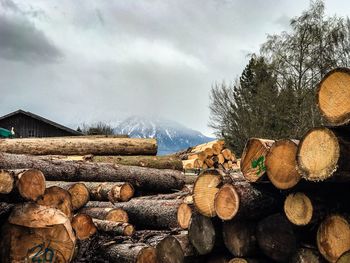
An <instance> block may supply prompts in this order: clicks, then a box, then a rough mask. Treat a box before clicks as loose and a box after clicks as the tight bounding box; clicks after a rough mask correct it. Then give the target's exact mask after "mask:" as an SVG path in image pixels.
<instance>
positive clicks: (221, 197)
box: [214, 180, 278, 220]
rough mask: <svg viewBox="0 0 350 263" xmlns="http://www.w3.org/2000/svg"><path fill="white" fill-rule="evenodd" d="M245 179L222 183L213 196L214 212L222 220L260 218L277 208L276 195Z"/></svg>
mask: <svg viewBox="0 0 350 263" xmlns="http://www.w3.org/2000/svg"><path fill="white" fill-rule="evenodd" d="M260 188H261V187H258V186H254V185H252V184H250V183H249V182H247V181H239V180H237V181H235V182H234V183H232V184H224V185H223V186H222V187H221V188H220V190H219V191H218V192H217V194H216V196H215V202H214V205H215V206H214V207H215V212H216V214H217V216H218V217H219V218H221V219H222V220H231V219H233V218H234V217H239V218H250V219H255V218H260V217H262V216H265V215H268V214H271V213H272V212H274V211H275V210H277V209H278V200H277V197H276V196H274V195H273V194H272V193H270V192H268V191H264V190H263V189H260Z"/></svg>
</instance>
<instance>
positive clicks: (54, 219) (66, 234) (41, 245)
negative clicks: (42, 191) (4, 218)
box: [0, 203, 76, 263]
mask: <svg viewBox="0 0 350 263" xmlns="http://www.w3.org/2000/svg"><path fill="white" fill-rule="evenodd" d="M8 222H9V223H8V224H7V225H6V226H4V228H3V232H2V237H3V238H2V244H1V258H0V259H1V262H4V263H6V262H70V261H71V259H72V257H73V254H74V247H75V241H76V240H75V236H74V233H73V229H72V227H71V224H70V221H69V219H68V218H67V217H66V216H65V215H64V214H63V213H62V212H61V211H59V210H57V209H55V208H49V207H45V206H39V205H37V204H35V203H26V204H22V205H18V206H16V207H15V208H14V209H13V211H12V213H11V215H10V217H9V219H8Z"/></svg>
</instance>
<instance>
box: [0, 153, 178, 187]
mask: <svg viewBox="0 0 350 263" xmlns="http://www.w3.org/2000/svg"><path fill="white" fill-rule="evenodd" d="M0 167H3V168H4V169H12V168H16V169H18V168H35V169H38V170H40V171H42V172H43V173H44V174H45V176H46V180H49V181H70V182H77V181H86V182H96V181H97V182H128V183H131V184H132V185H133V186H134V187H135V188H137V189H143V190H149V191H153V192H169V191H173V190H176V189H178V190H181V189H182V188H183V186H184V184H185V182H184V175H183V173H182V172H180V171H176V170H168V169H153V168H145V167H138V166H123V165H119V166H117V165H114V164H108V163H91V162H73V161H62V160H49V159H41V158H39V157H36V156H29V155H16V154H8V153H0Z"/></svg>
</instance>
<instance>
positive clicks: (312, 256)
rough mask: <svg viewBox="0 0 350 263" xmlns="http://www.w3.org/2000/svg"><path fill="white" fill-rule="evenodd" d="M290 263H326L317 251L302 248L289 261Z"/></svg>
mask: <svg viewBox="0 0 350 263" xmlns="http://www.w3.org/2000/svg"><path fill="white" fill-rule="evenodd" d="M289 262H290V263H325V260H323V258H322V256H321V255H320V253H319V252H318V251H317V250H316V249H310V248H300V249H298V250H297V252H296V253H295V254H294V255H293V257H292V258H291V259H290V261H289Z"/></svg>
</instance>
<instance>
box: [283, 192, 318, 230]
mask: <svg viewBox="0 0 350 263" xmlns="http://www.w3.org/2000/svg"><path fill="white" fill-rule="evenodd" d="M284 213H285V214H286V216H287V218H288V220H289V221H290V222H292V223H293V224H294V225H297V226H305V225H308V224H309V223H310V222H311V219H312V218H313V217H315V216H314V207H313V204H312V202H311V199H310V198H309V197H308V196H307V195H305V194H304V193H291V194H289V195H288V196H287V198H286V200H285V201H284Z"/></svg>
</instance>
